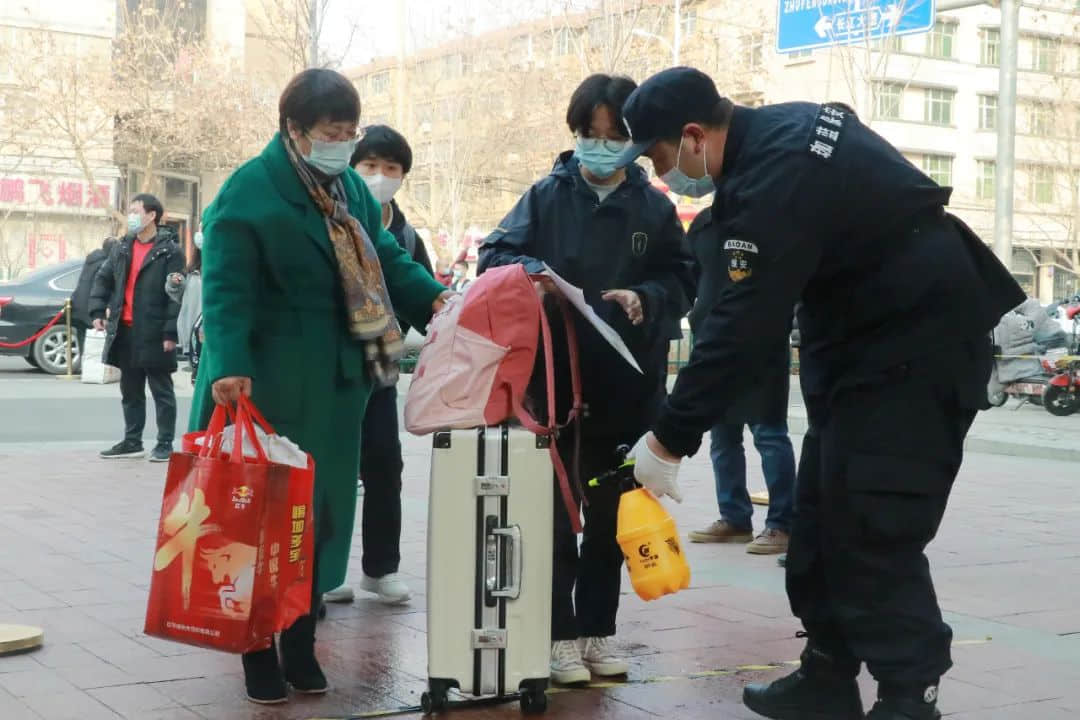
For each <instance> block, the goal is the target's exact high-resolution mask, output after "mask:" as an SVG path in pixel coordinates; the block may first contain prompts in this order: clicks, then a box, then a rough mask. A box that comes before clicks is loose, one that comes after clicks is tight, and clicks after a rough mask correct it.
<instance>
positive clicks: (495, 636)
mask: <svg viewBox="0 0 1080 720" xmlns="http://www.w3.org/2000/svg"><path fill="white" fill-rule="evenodd" d="M472 649H473V650H505V649H506V631H505V630H473V631H472Z"/></svg>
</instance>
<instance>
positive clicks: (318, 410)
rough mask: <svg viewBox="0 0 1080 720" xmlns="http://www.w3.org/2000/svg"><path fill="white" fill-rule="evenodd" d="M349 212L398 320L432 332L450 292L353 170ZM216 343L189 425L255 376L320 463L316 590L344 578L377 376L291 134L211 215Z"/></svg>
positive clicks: (272, 414) (246, 172)
mask: <svg viewBox="0 0 1080 720" xmlns="http://www.w3.org/2000/svg"><path fill="white" fill-rule="evenodd" d="M342 181H343V183H344V186H345V192H346V194H347V195H348V201H349V212H350V213H351V214H352V215H353V217H355V218H357V219H358V220H359V221H360V223H361V224H362V225H363V226H364V228H365V229H366V230H367V232H368V234H369V235H370V236H371V238H372V240H373V241H374V244H375V249H376V251H377V253H378V256H379V260H380V261H381V263H382V268H383V274H384V275H385V277H386V284H387V287H388V288H389V290H390V299H391V302H392V303H393V305H394V310H395V312H396V313H397V315H398V316H400V317H401V318H402V319H403V320H405V321H406V322H408V323H409V324H410V325H412V326H413V327H420V328H422V327H426V326H427V323H428V321H429V320H430V319H431V314H432V309H431V306H432V303H433V302H434V301H435V299H436V298H437V297H438V296H439V294H440V293H442V292H444V291H445V290H446V288H445V287H443V286H442V285H439V284H438V283H437V282H435V280H433V279H432V278H431V276H430V275H429V274H428V273H427V272H426V271H425V270H424V268H423V267H422V266H421V265H419V264H417V263H415V262H413V260H412V259H411V258H410V257H409V255H408V254H407V253H406V252H405V251H404V250H403V249H402V248H401V246H400V245H398V243H397V241H396V240H395V239H394V236H393V235H391V234H390V233H389V232H387V231H386V230H384V229H383V227H382V210H381V208H380V206H379V204H378V203H377V202H376V201H375V199H374V198H373V197H372V195H371V193H370V192H369V191H368V189H367V186H366V185H365V184H364V182H363V180H362V179H361V178H360V176H359V175H357V174H356V173H355V172H353V171H352V170H351V169H350V170H348V171H346V173H345V174H344V175H343V176H342ZM203 235H204V241H203V243H204V244H203V250H202V253H203V255H202V260H203V270H202V272H203V317H204V332H205V336H206V342H205V344H204V346H203V357H202V358H201V361H200V364H199V375H198V382H197V384H196V388H195V399H194V403H193V406H192V409H191V419H190V422H189V425H190V429H191V430H192V431H195V430H201V429H204V428H205V427H206V425H207V423H208V422H209V419H210V415H211V413H212V411H213V407H214V401H213V399H212V398H211V394H210V389H211V385H212V384H213V383H214V381H216V380H219V379H221V378H223V377H228V376H241V377H250V378H252V399H253V400H254V403H255V406H256V407H258V408H259V409H260V410H261V411H262V412H263V414H264V415H265V416H266V419H267V420H268V421H269V422H270V423H271V424H273V425H274V428H275V430H277V432H278V433H280V434H281V435H284V436H286V437H288V438H289V439H291V440H292V441H294V442H295V443H296V444H297V445H299V446H300V447H301V448H302V449H304V450H305V451H307V452H309V453H311V455H312V457H314V459H315V513H316V537H317V545H318V548H319V551H318V553H317V558H316V574H317V580H316V583H317V586H318V587H317V591H318V592H325V591H327V590H330V589H332V588H335V587H337V586H339V585H341V584H342V583H343V582H344V581H345V569H346V566H347V564H348V559H349V550H350V546H351V543H352V532H353V520H354V516H355V514H356V483H357V472H358V465H359V459H360V442H361V438H360V424H361V420H362V419H363V417H364V409H365V407H366V405H367V401H368V396H369V395H370V394H371V391H372V389H373V388H372V383H371V381H370V379H369V377H368V371H367V369H366V365H365V358H364V347H363V344H362V343H361V342H359V341H357V340H355V339H353V338H352V337H351V336H350V335H349V332H348V329H347V328H346V324H345V309H344V297H343V293H342V286H341V279H340V274H339V271H338V267H337V261H336V259H335V257H334V250H333V247H332V245H331V243H330V238H329V235H328V233H327V230H326V222H325V219H324V217H323V215H322V214H321V213H320V212H319V211H318V209H316V207H315V204H314V203H313V202H312V200H311V198H310V197H309V196H308V193H307V190H306V188H305V187H304V186H303V184H302V183H301V182H300V179H299V177H298V176H297V174H296V170H295V169H294V168H293V167H292V165H291V164H290V163H289V158H288V156H287V155H286V153H285V147H284V145H283V144H282V142H281V138H280V135H275V136H274V139H273V140H271V141H270V144H269V145H267V146H266V149H265V150H263V151H262V153H261V154H260V155H259V156H258V157H255V158H253V159H252V160H250V161H248V162H247V163H245V164H244V165H243V166H241V167H240V168H239V169H238V170H236V172H234V173H233V174H232V176H231V177H230V178H229V179H228V180H227V181H226V182H225V184H224V185H223V186H222V187H221V190H220V191H219V192H218V195H217V197H216V198H215V199H214V201H213V203H211V204H210V206H209V207H207V208H206V212H205V213H204V214H203Z"/></svg>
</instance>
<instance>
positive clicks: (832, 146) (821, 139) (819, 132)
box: [806, 103, 851, 162]
mask: <svg viewBox="0 0 1080 720" xmlns="http://www.w3.org/2000/svg"><path fill="white" fill-rule="evenodd" d="M844 107H845V108H846V106H844ZM850 114H851V113H849V112H845V110H842V109H841V108H840V106H837V105H835V104H833V103H825V104H824V105H822V106H821V107H820V108H819V109H818V114H817V117H816V118H815V119H814V124H813V125H811V126H810V137H809V139H808V140H807V148H806V149H807V150H808V151H809V152H810V154H811V155H814V156H816V157H817V158H818V159H819V160H822V161H825V162H828V161H829V160H832V156H833V153H835V152H836V146H837V145H838V144H839V142H840V137H841V136H842V135H843V134H844V124H845V122H846V121H847V118H848V116H849V115H850Z"/></svg>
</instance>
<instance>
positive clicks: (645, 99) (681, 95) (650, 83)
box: [618, 67, 721, 167]
mask: <svg viewBox="0 0 1080 720" xmlns="http://www.w3.org/2000/svg"><path fill="white" fill-rule="evenodd" d="M720 99H721V98H720V93H718V92H717V91H716V83H714V82H713V81H712V78H710V77H709V76H708V75H706V74H705V73H703V72H701V71H700V70H695V69H694V68H690V67H673V68H668V69H667V70H663V71H661V72H658V73H656V74H655V75H653V76H652V77H651V78H649V79H648V80H646V81H645V82H643V83H641V85H639V86H638V88H637V90H635V91H634V92H632V93H631V94H630V97H628V98H627V99H626V102H625V103H623V111H622V116H623V124H624V125H625V126H626V131H627V134H628V135H629V136H630V145H628V146H627V147H626V149H625V150H623V151H622V153H621V154H620V155H619V160H618V162H619V166H620V167H622V166H626V165H629V164H630V163H632V162H634V161H635V160H637V159H638V157H640V156H641V154H642V153H644V152H645V151H647V150H648V149H649V148H651V147H652V146H653V145H655V144H656V142H657V141H658V140H663V139H664V138H671V137H676V136H678V135H682V129H683V127H684V126H685V125H686V124H687V123H692V122H702V121H704V120H706V119H707V118H709V117H710V116H711V115H712V113H713V112H714V111H715V109H716V106H717V104H718V103H719V102H720Z"/></svg>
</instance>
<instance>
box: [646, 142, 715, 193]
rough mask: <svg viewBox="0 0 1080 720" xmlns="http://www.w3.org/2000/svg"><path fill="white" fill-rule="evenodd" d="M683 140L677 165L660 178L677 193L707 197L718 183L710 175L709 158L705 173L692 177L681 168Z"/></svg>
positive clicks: (706, 161) (676, 157) (680, 144)
mask: <svg viewBox="0 0 1080 720" xmlns="http://www.w3.org/2000/svg"><path fill="white" fill-rule="evenodd" d="M682 147H683V141H682V140H681V139H680V140H679V154H678V155H676V156H675V167H673V168H671V170H668V171H667V172H666V173H664V174H663V175H661V176H660V179H661V180H663V181H664V183H665V184H666V185H667V186H668V189H670V190H671V192H673V193H675V194H676V195H685V196H686V197H692V198H700V197H705V196H706V195H708V194H709V193H711V192H714V191H715V190H716V183H714V182H713V179H712V176H710V175H709V160H708V157H707V156H706V157H705V158H704V160H705V174H704V175H702V176H701V177H699V178H692V177H690V176H689V175H687V174H686V173H684V172H683V171H682V170H680V169H679V161H680V160H681V159H682Z"/></svg>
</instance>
